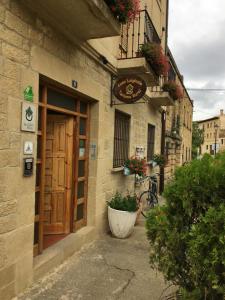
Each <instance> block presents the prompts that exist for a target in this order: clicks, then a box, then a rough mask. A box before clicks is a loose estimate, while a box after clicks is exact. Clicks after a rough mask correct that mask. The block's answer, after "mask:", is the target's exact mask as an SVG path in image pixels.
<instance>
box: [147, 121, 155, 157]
mask: <svg viewBox="0 0 225 300" xmlns="http://www.w3.org/2000/svg"><path fill="white" fill-rule="evenodd" d="M154 147H155V126H153V125H151V124H148V141H147V161H150V160H152V158H153V155H154Z"/></svg>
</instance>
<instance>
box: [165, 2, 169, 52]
mask: <svg viewBox="0 0 225 300" xmlns="http://www.w3.org/2000/svg"><path fill="white" fill-rule="evenodd" d="M168 27H169V0H167V2H166V38H165V49H166V52H167V42H168Z"/></svg>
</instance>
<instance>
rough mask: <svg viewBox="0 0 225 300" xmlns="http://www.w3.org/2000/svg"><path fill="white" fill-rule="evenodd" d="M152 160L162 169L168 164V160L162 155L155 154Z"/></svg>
mask: <svg viewBox="0 0 225 300" xmlns="http://www.w3.org/2000/svg"><path fill="white" fill-rule="evenodd" d="M152 160H153V161H154V162H156V163H157V165H158V166H160V167H163V166H164V165H165V164H166V158H165V156H164V155H162V154H154V155H153V157H152Z"/></svg>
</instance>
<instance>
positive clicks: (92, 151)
mask: <svg viewBox="0 0 225 300" xmlns="http://www.w3.org/2000/svg"><path fill="white" fill-rule="evenodd" d="M90 157H91V160H95V159H96V158H97V145H96V144H95V143H92V144H90Z"/></svg>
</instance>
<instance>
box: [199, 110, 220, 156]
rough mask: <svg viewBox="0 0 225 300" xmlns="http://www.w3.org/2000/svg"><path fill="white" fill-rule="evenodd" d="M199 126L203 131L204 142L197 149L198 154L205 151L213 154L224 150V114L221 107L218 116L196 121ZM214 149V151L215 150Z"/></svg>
mask: <svg viewBox="0 0 225 300" xmlns="http://www.w3.org/2000/svg"><path fill="white" fill-rule="evenodd" d="M198 124H199V128H200V129H203V131H204V143H203V144H202V145H201V147H200V149H199V155H203V154H205V153H208V154H211V155H214V154H215V152H219V151H224V150H225V114H224V111H223V109H221V110H220V114H219V115H218V116H215V117H212V118H209V119H205V120H201V121H198ZM215 149H216V151H215Z"/></svg>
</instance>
